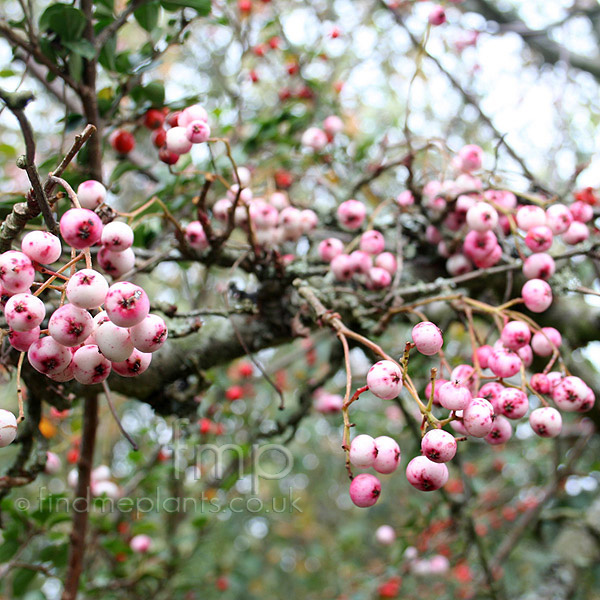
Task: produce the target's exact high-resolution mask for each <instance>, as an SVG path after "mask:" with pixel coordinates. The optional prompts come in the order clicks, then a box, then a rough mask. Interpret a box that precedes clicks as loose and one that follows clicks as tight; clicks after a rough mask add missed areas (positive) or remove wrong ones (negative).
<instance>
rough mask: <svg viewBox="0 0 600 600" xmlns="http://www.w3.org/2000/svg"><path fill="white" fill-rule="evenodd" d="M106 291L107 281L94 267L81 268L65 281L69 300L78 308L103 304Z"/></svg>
mask: <svg viewBox="0 0 600 600" xmlns="http://www.w3.org/2000/svg"><path fill="white" fill-rule="evenodd" d="M107 292H108V281H106V279H105V277H104V276H103V275H101V274H100V273H98V271H94V269H81V271H77V273H75V274H73V275H72V276H71V278H70V279H69V283H67V288H66V293H67V299H68V300H69V302H70V303H71V304H73V305H75V306H78V307H79V308H98V307H99V306H100V305H101V304H104V299H105V298H106V294H107Z"/></svg>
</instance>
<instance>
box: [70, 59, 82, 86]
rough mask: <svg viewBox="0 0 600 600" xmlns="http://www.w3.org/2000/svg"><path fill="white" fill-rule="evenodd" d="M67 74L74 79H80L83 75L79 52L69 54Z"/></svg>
mask: <svg viewBox="0 0 600 600" xmlns="http://www.w3.org/2000/svg"><path fill="white" fill-rule="evenodd" d="M69 74H70V75H71V77H72V78H73V79H74V80H75V81H81V77H82V75H83V58H81V56H80V55H79V54H71V55H70V56H69Z"/></svg>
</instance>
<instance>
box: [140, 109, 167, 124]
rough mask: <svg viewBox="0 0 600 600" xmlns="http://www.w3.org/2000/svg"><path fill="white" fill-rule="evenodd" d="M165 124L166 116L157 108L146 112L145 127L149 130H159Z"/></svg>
mask: <svg viewBox="0 0 600 600" xmlns="http://www.w3.org/2000/svg"><path fill="white" fill-rule="evenodd" d="M164 122H165V115H164V113H163V111H162V110H158V109H157V108H151V109H149V110H147V111H146V114H145V115H144V125H145V126H146V127H147V128H148V129H158V128H159V127H162V126H163V124H164Z"/></svg>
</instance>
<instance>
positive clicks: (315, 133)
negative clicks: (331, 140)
mask: <svg viewBox="0 0 600 600" xmlns="http://www.w3.org/2000/svg"><path fill="white" fill-rule="evenodd" d="M327 142H328V139H327V134H326V133H325V132H324V131H323V130H322V129H319V128H318V127H309V128H308V129H307V130H306V131H305V132H304V133H303V134H302V145H303V146H306V147H307V148H311V149H312V150H313V151H314V152H321V150H323V148H325V146H327Z"/></svg>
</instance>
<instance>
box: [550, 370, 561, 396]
mask: <svg viewBox="0 0 600 600" xmlns="http://www.w3.org/2000/svg"><path fill="white" fill-rule="evenodd" d="M546 377H548V381H549V382H550V391H552V390H553V389H554V388H555V387H556V386H557V385H558V384H559V383H560V382H561V381H562V380H563V376H562V373H559V372H558V371H550V373H548V375H546Z"/></svg>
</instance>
